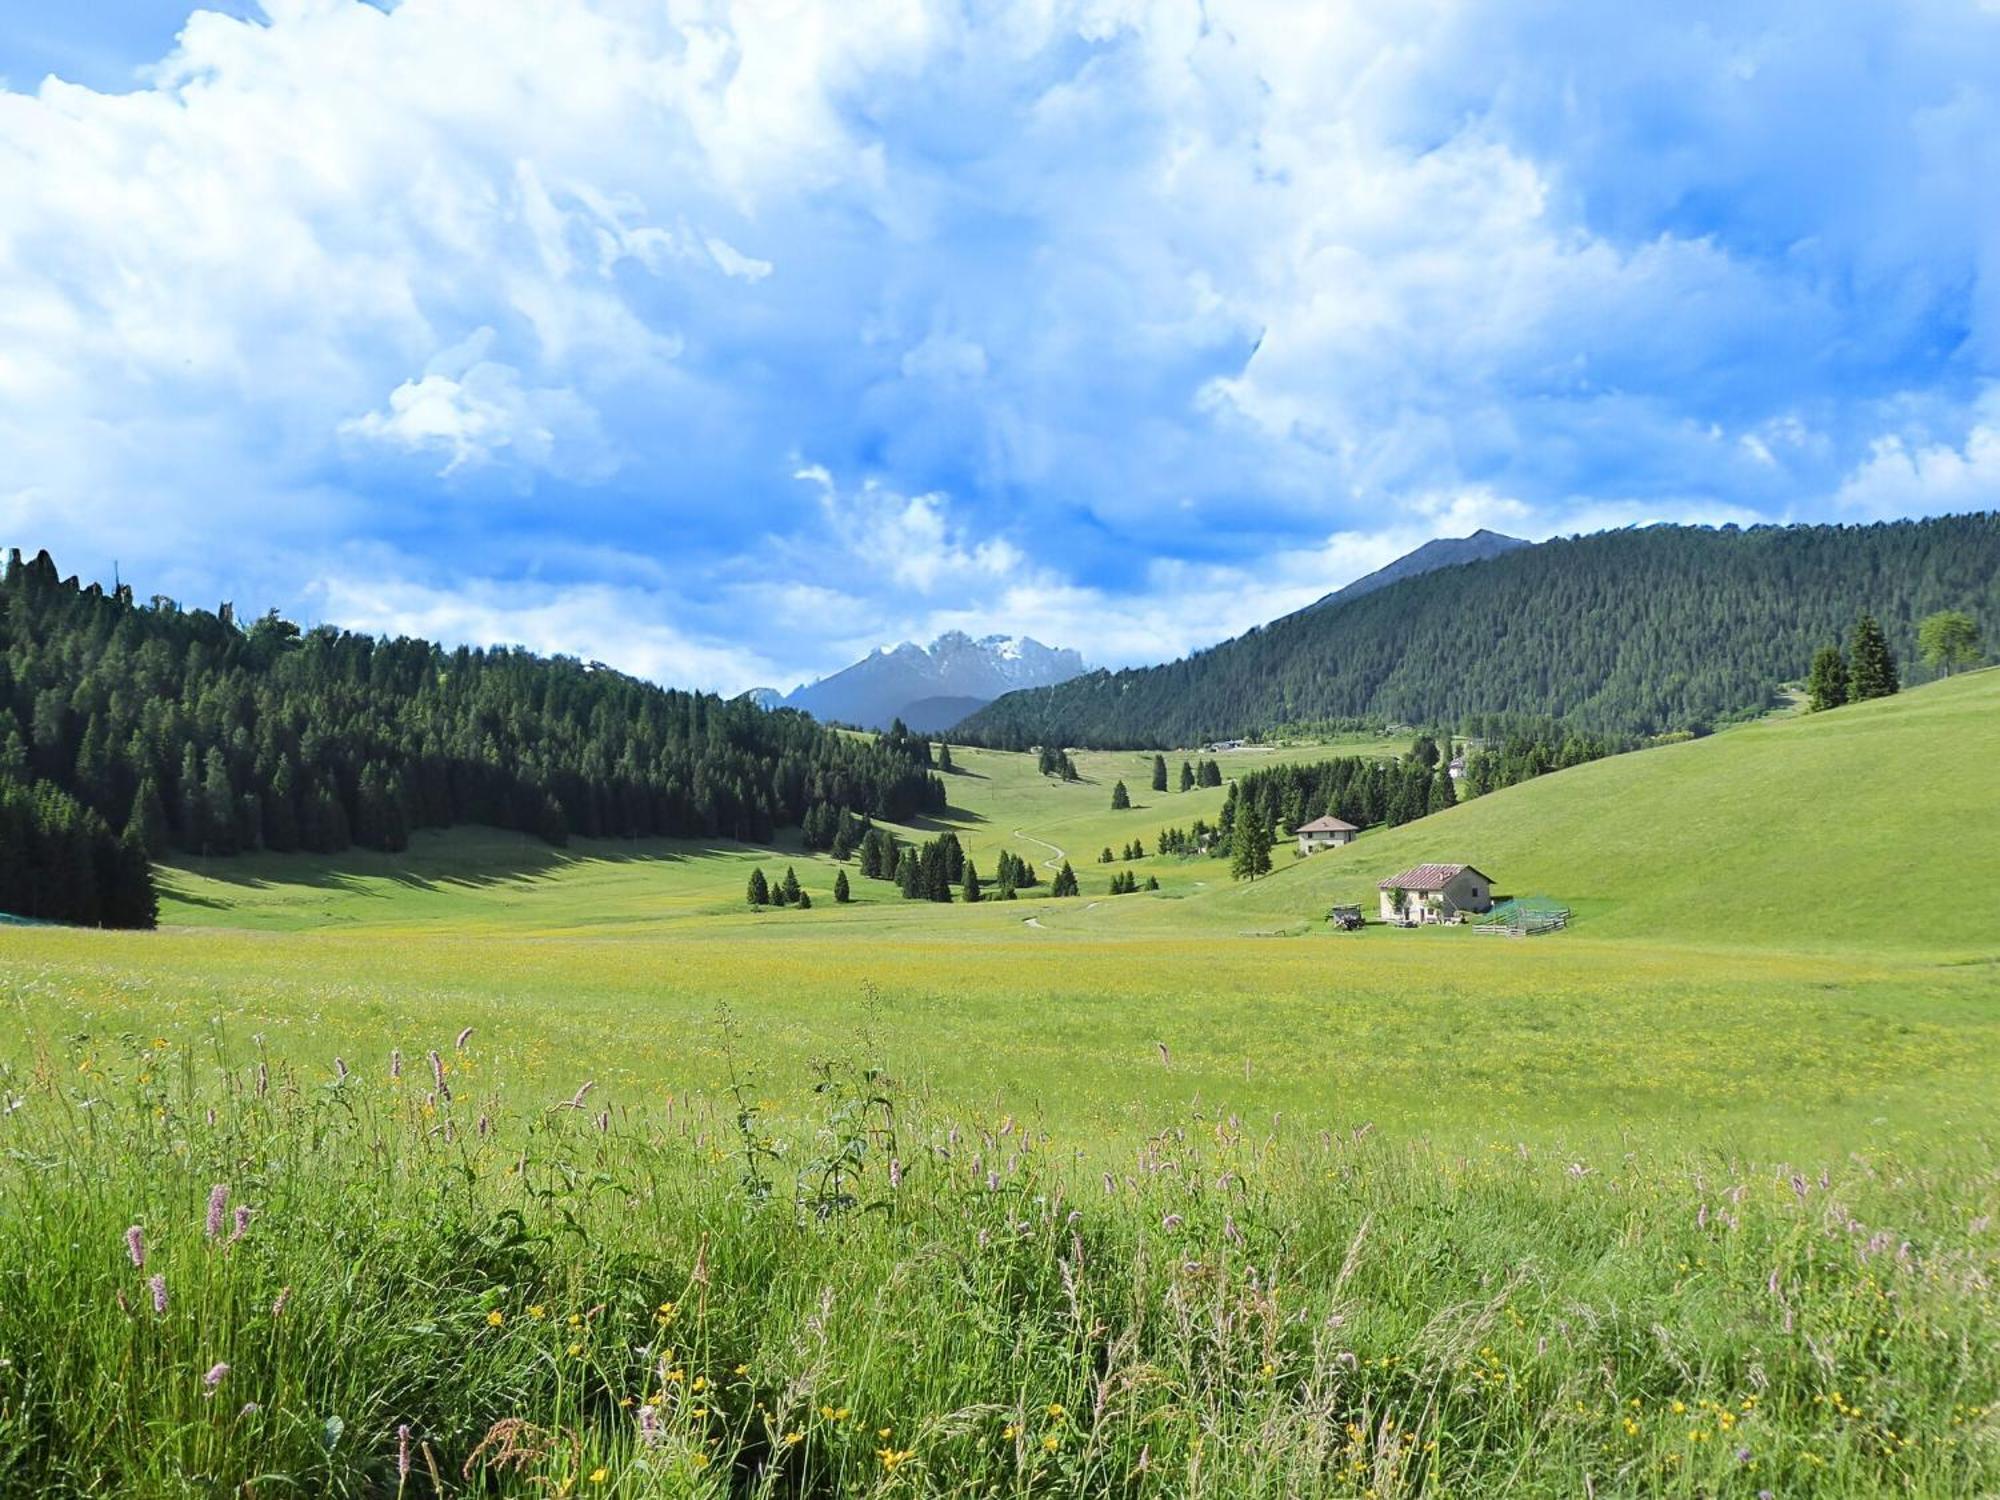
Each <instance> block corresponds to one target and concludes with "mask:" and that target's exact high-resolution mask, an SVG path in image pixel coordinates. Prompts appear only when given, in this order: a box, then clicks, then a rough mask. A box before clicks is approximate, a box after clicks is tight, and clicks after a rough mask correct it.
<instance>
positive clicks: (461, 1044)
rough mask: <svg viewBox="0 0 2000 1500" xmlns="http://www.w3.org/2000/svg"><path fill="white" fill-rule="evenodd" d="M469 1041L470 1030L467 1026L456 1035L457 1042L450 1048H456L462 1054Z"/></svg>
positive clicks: (470, 1037)
mask: <svg viewBox="0 0 2000 1500" xmlns="http://www.w3.org/2000/svg"><path fill="white" fill-rule="evenodd" d="M471 1040H472V1028H471V1027H470V1026H468V1027H466V1028H465V1030H463V1031H461V1032H460V1033H459V1034H458V1040H457V1041H455V1042H453V1043H452V1046H453V1047H455V1048H457V1049H458V1050H459V1051H460V1052H463V1051H464V1050H465V1044H466V1043H467V1042H469V1041H471Z"/></svg>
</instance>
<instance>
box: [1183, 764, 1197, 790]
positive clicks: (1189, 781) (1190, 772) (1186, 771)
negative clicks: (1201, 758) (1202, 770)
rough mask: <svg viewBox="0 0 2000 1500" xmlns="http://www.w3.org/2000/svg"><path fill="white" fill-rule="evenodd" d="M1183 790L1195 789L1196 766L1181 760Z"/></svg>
mask: <svg viewBox="0 0 2000 1500" xmlns="http://www.w3.org/2000/svg"><path fill="white" fill-rule="evenodd" d="M1181 790H1182V791H1184V792H1191V791H1193V790H1194V767H1193V766H1191V765H1189V764H1188V763H1187V762H1186V761H1182V762H1181Z"/></svg>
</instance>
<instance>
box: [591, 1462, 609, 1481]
mask: <svg viewBox="0 0 2000 1500" xmlns="http://www.w3.org/2000/svg"><path fill="white" fill-rule="evenodd" d="M610 1477H611V1471H610V1470H609V1469H607V1468H605V1467H604V1465H603V1464H599V1465H598V1466H597V1467H596V1468H594V1469H592V1470H591V1471H590V1482H591V1483H592V1484H602V1483H604V1481H605V1480H607V1479H609V1478H610Z"/></svg>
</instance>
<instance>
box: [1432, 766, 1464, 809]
mask: <svg viewBox="0 0 2000 1500" xmlns="http://www.w3.org/2000/svg"><path fill="white" fill-rule="evenodd" d="M1457 805H1458V788H1457V787H1455V786H1453V785H1452V781H1451V769H1450V767H1448V766H1442V765H1441V766H1439V767H1438V768H1437V774H1436V775H1435V776H1433V777H1432V778H1431V796H1430V806H1429V810H1430V811H1431V812H1434V813H1436V812H1443V811H1444V810H1445V809H1446V808H1447V807H1456V806H1457Z"/></svg>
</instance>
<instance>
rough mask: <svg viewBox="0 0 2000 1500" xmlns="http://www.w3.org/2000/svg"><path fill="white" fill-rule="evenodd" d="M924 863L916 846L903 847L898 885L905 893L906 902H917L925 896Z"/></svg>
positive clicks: (897, 875)
mask: <svg viewBox="0 0 2000 1500" xmlns="http://www.w3.org/2000/svg"><path fill="white" fill-rule="evenodd" d="M922 880H923V870H922V861H921V859H920V857H919V856H918V854H917V851H916V846H915V845H911V844H906V845H904V846H903V857H902V859H901V860H900V861H899V862H898V863H897V865H896V885H897V887H898V888H899V889H900V890H901V891H902V893H903V899H904V900H905V901H915V900H916V899H918V897H920V896H922V895H923V894H924V889H923V884H922Z"/></svg>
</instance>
